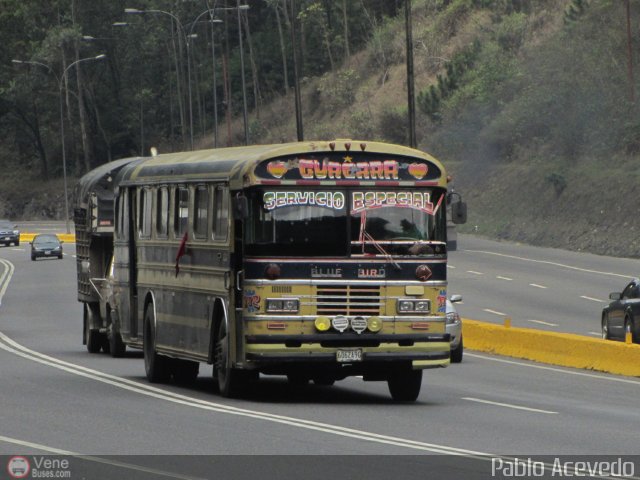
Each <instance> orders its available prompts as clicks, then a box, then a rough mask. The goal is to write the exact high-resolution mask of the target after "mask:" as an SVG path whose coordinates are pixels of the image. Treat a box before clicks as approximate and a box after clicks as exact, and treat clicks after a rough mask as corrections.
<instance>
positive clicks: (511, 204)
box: [0, 0, 640, 256]
mask: <svg viewBox="0 0 640 480" xmlns="http://www.w3.org/2000/svg"><path fill="white" fill-rule="evenodd" d="M31 3H33V2H29V1H26V2H17V1H10V0H3V2H2V5H3V8H2V9H1V10H2V12H3V13H1V14H0V23H1V24H2V25H3V27H2V29H1V30H0V31H2V32H3V33H2V36H3V37H11V35H12V34H13V35H15V36H16V38H20V39H23V37H26V38H28V39H29V42H27V41H24V39H23V41H21V42H19V41H17V40H16V38H13V37H12V38H11V39H6V38H5V40H6V41H5V42H4V43H5V45H4V47H2V50H1V51H0V54H1V57H2V58H1V60H2V64H3V65H4V67H3V70H2V73H1V76H2V80H3V81H2V85H4V86H3V87H2V90H0V107H2V108H1V109H0V125H1V126H2V128H1V129H0V132H2V133H0V136H2V137H3V142H2V147H0V164H1V165H2V167H3V168H9V169H10V170H11V171H16V172H22V173H21V174H19V176H20V178H24V177H26V178H28V179H29V184H31V183H33V184H34V185H37V184H38V183H39V182H40V181H41V179H42V178H44V175H43V171H42V167H43V162H42V157H43V156H44V157H45V158H46V162H47V163H46V165H47V166H48V169H47V176H48V177H49V178H59V176H60V174H61V172H60V168H59V165H60V163H61V159H60V141H59V135H57V129H58V120H57V115H58V112H57V110H56V108H57V91H56V89H57V85H55V83H51V78H48V77H47V74H46V71H41V72H39V73H38V72H37V71H34V70H33V69H30V70H29V69H27V71H24V70H20V69H17V68H16V67H15V66H12V67H10V66H9V65H10V64H11V59H12V58H15V57H16V56H18V55H20V56H22V58H26V59H40V58H45V59H46V58H50V61H51V62H58V61H60V58H59V53H60V52H61V51H64V52H67V55H69V58H68V59H67V63H68V60H70V59H73V58H74V57H72V56H71V54H72V53H73V49H72V48H71V46H69V47H68V49H61V48H60V46H59V45H60V43H56V41H55V38H57V37H55V36H53V33H52V32H48V33H47V34H46V35H40V36H41V37H42V38H35V37H37V36H38V35H36V34H35V33H34V32H33V30H32V29H36V28H38V29H44V28H45V27H44V26H43V25H34V22H35V23H37V22H41V21H43V20H37V19H36V17H35V16H33V15H27V12H28V11H29V10H28V8H27V7H28V4H31ZM54 3H55V4H56V5H57V7H58V10H59V11H65V12H66V15H67V16H66V17H63V20H64V21H62V22H61V23H65V22H66V21H68V15H69V12H68V6H67V7H66V8H63V7H65V6H66V4H70V3H71V0H68V1H59V2H54ZM94 3H95V4H96V5H97V6H96V7H95V8H96V9H97V8H98V6H100V8H103V10H101V11H103V12H110V13H109V15H108V16H109V18H108V21H104V19H102V20H100V16H99V15H97V13H96V12H97V10H95V11H94V10H92V12H89V13H91V16H90V17H88V18H91V22H92V25H91V30H92V32H97V33H98V35H97V36H102V37H105V38H107V37H109V36H111V37H114V36H116V34H114V33H110V32H112V31H113V28H114V27H112V26H111V24H112V23H113V22H115V21H118V20H122V17H123V14H122V13H121V12H122V11H123V10H124V7H125V6H129V5H124V4H121V3H120V2H115V3H117V5H114V3H113V2H94ZM102 3H104V5H100V4H102ZM144 3H145V6H144V7H145V8H152V7H154V6H155V7H156V8H162V9H165V10H168V9H171V8H174V9H175V10H176V11H175V13H176V14H179V15H181V18H191V17H193V16H194V15H195V14H197V13H199V11H200V10H202V9H203V8H207V6H206V4H204V3H203V4H202V5H198V6H197V7H194V6H193V5H189V6H186V5H187V3H186V2H173V3H172V2H168V1H164V2H163V1H160V0H158V1H152V0H148V1H147V2H144ZM194 3H197V2H194ZM210 3H211V2H210ZM215 3H217V5H218V6H221V5H223V4H224V2H215ZM231 3H232V4H233V5H235V2H231ZM248 3H250V5H251V10H250V12H249V15H248V16H247V18H248V19H249V21H248V23H247V24H246V26H245V27H243V33H244V38H245V41H248V44H247V45H245V53H246V55H247V58H246V59H245V65H246V79H247V95H248V107H249V114H248V136H249V138H250V141H251V142H252V143H265V142H282V141H294V140H295V139H296V125H295V111H294V101H293V91H292V85H293V71H292V61H291V49H290V41H289V39H290V30H289V29H290V26H291V17H290V15H289V13H290V10H289V9H288V7H289V5H288V4H289V2H287V1H285V0H268V1H267V0H255V1H251V2H248ZM297 3H298V9H299V15H298V19H299V21H300V37H299V38H300V40H301V41H300V43H299V45H300V47H301V49H302V51H301V54H302V57H303V62H302V65H301V68H300V72H301V75H300V82H301V87H302V107H303V123H304V136H305V138H307V139H318V138H320V139H322V138H345V137H352V138H358V139H364V140H367V139H370V140H384V141H390V142H398V143H406V142H407V139H408V134H407V130H406V126H405V125H406V118H407V107H406V105H407V98H406V96H407V95H406V67H405V37H404V33H405V31H404V14H403V11H402V5H403V4H404V1H384V2H383V1H367V0H357V1H355V0H353V1H351V0H350V1H344V0H322V1H320V0H298V2H297ZM63 4H64V5H63ZM625 4H626V2H625V1H624V0H622V1H621V0H413V37H414V61H415V85H416V106H417V115H418V118H417V125H418V131H417V136H418V143H419V147H420V148H422V149H424V150H426V151H428V152H430V153H432V154H434V155H435V156H436V157H438V158H440V159H441V160H442V161H443V162H445V164H446V165H447V166H448V167H449V168H450V170H451V171H452V173H453V175H454V177H455V188H456V189H457V190H458V191H460V192H461V193H462V194H463V196H464V198H465V200H466V201H467V202H468V203H469V223H468V224H467V225H466V226H465V227H463V230H464V231H468V232H477V233H478V234H481V235H486V236H490V237H494V238H503V239H509V240H516V241H523V242H529V243H534V244H539V245H548V246H556V247H561V248H570V249H576V250H588V251H592V252H596V253H603V254H604V253H606V254H614V255H623V256H640V241H639V240H637V239H636V238H637V236H638V235H637V233H638V232H640V219H639V218H638V216H637V215H633V214H632V213H631V212H635V211H637V210H638V208H639V207H640V200H639V196H638V195H637V190H638V189H639V188H640V187H639V186H638V185H640V183H639V182H638V180H639V178H638V176H640V169H639V168H638V167H637V164H638V161H639V160H640V112H639V111H638V110H639V106H638V102H637V101H636V102H633V101H632V95H636V96H637V95H640V88H639V87H640V71H638V65H639V64H640V58H639V57H640V56H639V52H640V32H639V31H638V19H639V18H640V5H637V4H635V3H634V2H631V9H630V11H631V27H632V29H631V60H632V63H633V68H632V70H631V72H632V73H634V80H633V83H631V81H630V77H629V69H628V61H629V57H628V43H627V41H628V39H627V30H626V9H625ZM5 6H6V8H5ZM131 6H134V7H138V8H142V7H143V6H142V5H131ZM7 8H9V9H11V8H12V9H13V10H14V12H13V13H12V14H11V15H10V14H8V12H9V11H10V10H7ZM188 8H191V9H192V10H189V11H185V9H188ZM82 14H83V12H82V9H79V11H78V12H76V15H77V18H78V19H77V20H76V23H75V24H74V23H71V25H72V30H73V31H74V32H76V34H75V35H77V34H78V32H80V31H81V32H82V33H83V34H86V33H89V32H88V30H86V28H87V25H85V24H84V23H82V22H81V20H80V17H82ZM84 14H88V13H87V12H84ZM255 14H257V15H258V17H256V16H255ZM20 15H22V17H20V18H23V17H27V16H28V17H29V18H28V19H27V20H28V21H27V23H26V24H24V25H23V26H21V27H15V26H12V27H11V29H10V30H7V29H5V28H4V26H5V25H9V22H10V20H11V21H13V20H15V18H16V16H20ZM37 18H40V17H37ZM58 18H61V17H58ZM233 18H235V17H230V18H228V19H227V22H226V23H225V26H224V27H223V29H224V33H222V31H221V32H220V33H219V34H218V35H220V38H218V40H220V41H221V43H220V47H221V50H220V52H223V51H224V52H226V54H227V57H225V58H226V68H228V70H229V72H230V75H229V78H230V83H229V85H230V89H231V92H230V94H229V96H228V97H225V92H224V84H223V81H222V79H223V78H224V77H223V76H222V71H223V65H222V56H221V58H220V59H219V60H218V63H217V64H216V66H217V67H218V70H217V71H218V73H219V74H220V77H219V79H218V90H217V93H218V102H219V105H218V106H219V111H218V114H219V137H218V141H219V146H224V145H227V144H235V145H237V144H241V143H243V141H244V126H243V118H242V110H241V106H242V96H241V89H240V87H239V85H240V83H239V82H240V62H239V55H238V53H239V50H238V48H237V45H236V43H235V41H236V40H235V39H236V38H237V33H238V32H237V25H235V26H234V23H233V21H232V20H233ZM159 20H160V19H158V18H155V17H154V18H151V17H150V16H149V15H145V16H144V18H141V17H136V18H135V19H132V18H127V21H131V23H134V21H135V22H139V23H140V24H139V25H138V27H142V28H141V29H138V30H135V31H134V30H131V29H128V30H124V33H119V34H117V37H118V38H117V41H111V43H109V42H107V40H103V41H102V44H99V45H98V46H99V47H104V48H106V49H107V50H106V51H107V54H108V58H109V60H108V62H107V63H105V64H104V65H102V66H101V67H99V68H97V69H94V68H93V67H97V65H94V66H92V68H89V67H88V66H87V68H86V71H87V73H86V74H85V77H84V81H85V82H87V83H88V87H87V92H88V95H86V96H85V97H83V98H84V99H85V100H84V104H85V105H87V106H88V108H87V110H88V112H89V115H88V120H87V126H88V127H87V132H88V137H89V138H90V139H91V140H89V143H88V145H90V147H91V148H89V151H90V154H89V157H87V153H86V151H85V150H84V148H83V144H82V131H81V128H80V126H79V121H80V116H79V115H80V114H79V112H80V109H79V108H78V104H77V99H75V102H76V103H74V104H73V105H72V103H73V97H72V100H70V101H69V102H70V103H69V105H71V107H70V108H69V112H70V113H68V114H67V115H68V116H69V117H70V118H69V125H73V126H74V127H73V128H70V129H69V131H70V134H69V135H70V137H69V138H68V139H67V142H68V145H69V147H68V148H69V152H70V153H69V158H70V159H71V161H70V171H71V174H72V175H78V174H81V173H82V172H83V171H84V170H85V169H86V168H87V167H88V166H95V165H96V164H98V163H101V162H103V161H107V160H109V159H115V158H120V157H123V156H129V155H136V154H139V153H140V151H144V152H147V151H148V148H149V147H150V146H151V145H154V146H157V147H158V148H159V150H160V151H169V150H180V149H188V148H189V135H188V128H187V127H188V111H187V109H186V108H185V103H184V99H185V98H186V97H185V95H186V94H185V92H182V96H179V95H178V93H177V92H176V91H175V89H176V87H177V85H176V80H177V79H178V76H177V75H176V71H178V70H176V71H173V70H172V68H173V67H172V66H171V65H170V61H171V59H172V58H173V57H172V56H171V52H172V50H170V49H169V48H170V47H172V45H171V43H170V42H169V38H170V37H167V28H168V24H167V23H168V19H162V21H159ZM165 20H167V21H165ZM81 23H82V25H81V26H80V24H81ZM10 25H15V24H14V23H11V24H10ZM59 30H60V34H62V33H64V32H67V31H66V30H64V29H59ZM134 32H135V33H134ZM143 33H144V34H143ZM66 34H69V33H68V32H67V33H66ZM92 35H95V34H94V33H92ZM200 35H202V36H203V37H204V36H205V33H204V32H200ZM44 39H48V41H49V43H46V42H45V41H44ZM9 40H13V41H9ZM225 42H226V43H225ZM47 45H48V50H47V51H49V54H50V55H53V53H56V55H57V56H56V55H53V56H52V57H40V56H38V55H40V53H39V52H41V51H45V50H46V49H45V47H46V46H47ZM69 45H71V44H69ZM36 47H37V48H36ZM134 47H135V48H134ZM82 48H93V50H82V51H81V53H82V52H87V54H88V53H89V52H91V53H92V54H97V53H99V51H101V49H100V48H97V46H96V45H95V44H93V46H92V47H82ZM198 48H200V49H198ZM193 50H194V51H193V52H192V53H193V54H194V56H195V57H196V58H197V59H198V62H200V63H198V65H201V67H199V68H194V70H196V72H197V73H196V74H195V75H194V78H195V81H194V83H193V87H194V88H193V90H194V92H197V93H193V95H194V101H193V105H194V107H193V108H194V110H193V115H194V119H195V120H194V123H195V125H196V128H195V129H194V131H195V132H196V134H195V146H196V148H208V147H210V146H211V145H212V142H213V140H212V139H213V137H212V131H213V124H212V122H213V112H212V98H211V93H210V92H211V87H210V78H209V77H208V71H209V70H207V69H211V66H212V65H211V64H207V63H206V62H207V61H208V60H207V59H208V57H207V55H208V52H209V50H207V47H206V42H205V44H204V46H201V47H195V46H194V47H193ZM51 52H53V53H51ZM82 54H83V55H84V53H82ZM45 63H47V62H45ZM141 65H144V66H145V67H146V68H144V69H143V68H140V67H141ZM194 65H195V64H194ZM5 67H6V68H5ZM100 68H101V69H100ZM179 71H182V70H179ZM84 72H85V69H84V68H83V73H84ZM182 80H183V83H182V85H183V86H184V85H185V83H184V82H185V79H184V78H182ZM75 82H77V79H76V77H75V75H73V80H72V86H76V85H77V84H76V83H75ZM156 82H157V83H156ZM116 87H117V88H116ZM72 91H73V89H72ZM103 93H104V95H103ZM226 98H228V100H229V101H228V102H226V100H225V99H226ZM227 111H228V112H229V114H230V118H229V124H227V118H226V113H227ZM91 112H93V113H91ZM21 115H22V116H24V117H25V119H26V120H29V121H28V122H27V121H26V120H25V119H21V118H20V116H21ZM34 124H36V125H38V128H37V129H34V128H33V127H32V125H34ZM34 130H37V131H39V134H40V140H38V139H37V135H35V134H34ZM229 132H230V133H229ZM71 137H72V138H71ZM38 141H40V147H38V145H39V144H38ZM87 158H88V160H86V159H87ZM10 178H11V179H15V176H7V177H0V192H2V191H6V188H4V187H2V184H3V183H5V182H7V181H11V180H9V179H10ZM14 181H15V180H14ZM30 190H32V191H36V190H37V188H35V187H33V188H31V187H30ZM49 203H51V202H50V201H49ZM3 213H4V216H7V215H15V216H21V215H23V214H24V213H23V212H22V211H21V210H20V208H19V207H17V206H15V205H14V204H13V203H12V201H11V199H9V198H8V197H7V196H4V195H2V193H0V216H3ZM53 215H56V213H54V214H53ZM57 215H58V216H59V215H60V212H59V211H58V212H57ZM461 248H464V245H461Z"/></svg>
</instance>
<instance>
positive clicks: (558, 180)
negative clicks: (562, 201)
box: [545, 173, 567, 197]
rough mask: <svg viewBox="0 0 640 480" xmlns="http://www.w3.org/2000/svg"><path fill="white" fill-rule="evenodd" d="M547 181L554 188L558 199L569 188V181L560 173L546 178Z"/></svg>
mask: <svg viewBox="0 0 640 480" xmlns="http://www.w3.org/2000/svg"><path fill="white" fill-rule="evenodd" d="M545 180H546V181H547V182H549V183H550V184H551V185H552V186H553V189H554V190H555V192H556V196H557V197H559V196H560V195H562V192H563V191H564V189H565V188H567V179H566V178H565V177H564V175H562V174H560V173H551V174H549V175H547V176H546V177H545Z"/></svg>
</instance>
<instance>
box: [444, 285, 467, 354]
mask: <svg viewBox="0 0 640 480" xmlns="http://www.w3.org/2000/svg"><path fill="white" fill-rule="evenodd" d="M461 300H462V295H451V297H450V298H447V333H448V334H449V335H451V363H460V362H462V349H463V345H462V320H460V315H458V312H457V311H456V307H455V306H454V305H453V304H454V303H457V302H460V301H461Z"/></svg>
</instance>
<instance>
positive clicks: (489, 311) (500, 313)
mask: <svg viewBox="0 0 640 480" xmlns="http://www.w3.org/2000/svg"><path fill="white" fill-rule="evenodd" d="M484 311H485V312H487V313H492V314H494V315H500V316H501V317H506V316H507V314H506V313H502V312H496V311H495V310H489V309H488V308H485V309H484Z"/></svg>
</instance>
